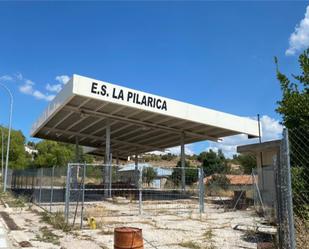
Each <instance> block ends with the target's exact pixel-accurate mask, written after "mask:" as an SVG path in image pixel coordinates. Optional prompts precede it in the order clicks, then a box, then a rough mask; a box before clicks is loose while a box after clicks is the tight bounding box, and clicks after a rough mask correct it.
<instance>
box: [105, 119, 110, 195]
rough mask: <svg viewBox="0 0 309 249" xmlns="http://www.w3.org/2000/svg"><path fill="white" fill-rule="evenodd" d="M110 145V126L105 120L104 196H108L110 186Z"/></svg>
mask: <svg viewBox="0 0 309 249" xmlns="http://www.w3.org/2000/svg"><path fill="white" fill-rule="evenodd" d="M110 145H111V127H110V121H109V120H107V124H106V129H105V157H104V163H105V165H104V196H105V197H108V195H109V192H110V191H109V187H110V184H109V182H110V172H111V168H110V163H111V162H110Z"/></svg>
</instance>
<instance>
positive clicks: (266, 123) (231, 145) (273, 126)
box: [206, 115, 283, 158]
mask: <svg viewBox="0 0 309 249" xmlns="http://www.w3.org/2000/svg"><path fill="white" fill-rule="evenodd" d="M261 126H262V142H265V141H269V140H274V139H279V138H280V137H281V134H282V129H283V127H282V125H280V123H279V120H275V119H273V118H271V117H269V116H267V115H264V116H262V117H261ZM252 143H258V138H255V139H248V137H247V135H244V134H241V135H235V136H230V137H226V138H223V139H222V141H221V142H218V143H216V142H209V143H208V147H207V148H206V150H207V151H208V150H210V149H212V150H214V151H218V149H221V150H222V152H223V153H224V155H225V156H226V157H229V158H231V157H232V156H233V155H234V154H236V147H237V146H239V145H245V144H252Z"/></svg>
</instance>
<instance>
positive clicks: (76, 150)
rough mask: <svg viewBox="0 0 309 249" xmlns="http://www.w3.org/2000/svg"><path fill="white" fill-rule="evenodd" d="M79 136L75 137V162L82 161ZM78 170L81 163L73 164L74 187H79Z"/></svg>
mask: <svg viewBox="0 0 309 249" xmlns="http://www.w3.org/2000/svg"><path fill="white" fill-rule="evenodd" d="M79 154H80V153H79V138H78V137H77V136H76V137H75V163H79V161H80V155H79ZM78 171H79V165H75V166H72V183H73V188H74V189H77V188H78Z"/></svg>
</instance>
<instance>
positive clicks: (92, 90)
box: [91, 82, 98, 94]
mask: <svg viewBox="0 0 309 249" xmlns="http://www.w3.org/2000/svg"><path fill="white" fill-rule="evenodd" d="M97 87H98V83H95V82H92V85H91V92H92V93H95V94H98V92H97V89H98V88H97Z"/></svg>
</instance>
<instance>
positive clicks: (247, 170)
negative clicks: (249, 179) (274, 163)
mask: <svg viewBox="0 0 309 249" xmlns="http://www.w3.org/2000/svg"><path fill="white" fill-rule="evenodd" d="M233 161H234V162H236V163H238V164H240V166H241V167H242V169H243V173H244V174H251V173H252V169H254V168H256V167H257V165H256V157H255V155H248V154H240V155H234V156H233Z"/></svg>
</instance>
